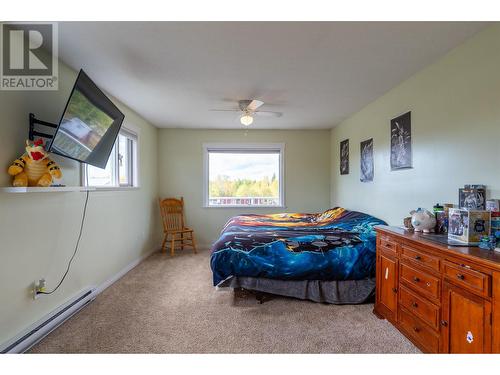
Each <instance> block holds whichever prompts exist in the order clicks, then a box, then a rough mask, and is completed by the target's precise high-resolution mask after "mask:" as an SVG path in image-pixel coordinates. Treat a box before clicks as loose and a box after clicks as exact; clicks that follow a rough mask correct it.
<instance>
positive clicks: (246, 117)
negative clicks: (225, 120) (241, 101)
mask: <svg viewBox="0 0 500 375" xmlns="http://www.w3.org/2000/svg"><path fill="white" fill-rule="evenodd" d="M240 122H241V124H242V125H245V126H249V125H252V123H253V117H252V115H250V114H248V113H244V114H243V115H242V116H241V117H240Z"/></svg>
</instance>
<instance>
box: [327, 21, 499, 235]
mask: <svg viewBox="0 0 500 375" xmlns="http://www.w3.org/2000/svg"><path fill="white" fill-rule="evenodd" d="M406 111H411V112H412V133H413V169H408V170H400V171H394V172H391V170H390V119H391V118H393V117H396V116H397V115H399V114H401V113H404V112H406ZM372 137H373V139H374V157H375V178H374V181H373V182H371V183H362V182H360V181H359V175H360V173H359V154H360V150H359V143H360V141H363V140H366V139H369V138H372ZM347 138H348V139H349V141H350V169H351V171H350V174H349V175H344V176H341V175H340V173H339V143H340V141H342V140H344V139H347ZM499 145H500V26H499V25H498V24H496V25H494V26H492V27H489V28H488V29H486V30H485V31H482V32H480V33H479V34H476V35H475V36H474V37H472V38H471V39H469V40H468V41H467V42H466V43H464V44H462V45H460V46H459V47H457V48H455V49H454V50H452V51H451V52H449V53H448V54H447V55H446V56H445V57H443V58H442V59H441V60H439V61H438V62H436V63H434V64H432V65H430V66H428V67H427V68H425V69H424V70H422V71H421V72H419V73H417V74H416V75H414V76H413V77H411V78H410V79H408V80H406V81H405V82H403V83H402V84H400V85H399V86H397V87H396V88H394V89H392V90H391V91H390V92H388V93H387V94H385V95H383V96H382V97H380V98H378V99H377V100H376V101H374V102H373V103H371V104H370V105H368V106H367V107H366V108H364V109H363V110H361V111H359V112H358V113H356V114H354V115H352V116H351V117H350V118H348V119H347V120H345V121H343V122H342V123H341V124H340V125H338V126H337V127H335V128H334V129H332V131H331V147H332V164H331V165H332V179H331V204H332V206H333V205H341V206H344V207H347V208H350V209H355V210H360V211H365V212H368V213H371V214H373V215H375V216H378V217H380V218H382V219H385V220H386V221H388V222H389V223H390V224H398V225H399V224H401V223H402V218H403V217H405V216H408V212H409V211H410V210H411V209H414V208H416V207H427V208H431V207H432V206H433V205H434V204H435V203H436V202H440V203H448V202H449V203H458V188H459V187H461V186H463V185H464V184H466V183H472V184H480V183H482V184H486V185H487V189H488V195H489V197H492V198H500V173H499V169H500V147H499Z"/></svg>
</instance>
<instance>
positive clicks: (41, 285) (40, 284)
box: [32, 279, 46, 299]
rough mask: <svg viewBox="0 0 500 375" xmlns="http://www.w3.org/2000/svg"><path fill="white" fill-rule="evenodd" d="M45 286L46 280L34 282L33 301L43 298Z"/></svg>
mask: <svg viewBox="0 0 500 375" xmlns="http://www.w3.org/2000/svg"><path fill="white" fill-rule="evenodd" d="M45 284H46V282H45V279H39V280H35V281H33V290H32V293H33V299H37V298H38V297H40V296H43V294H41V293H40V292H44V291H45Z"/></svg>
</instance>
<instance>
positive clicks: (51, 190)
mask: <svg viewBox="0 0 500 375" xmlns="http://www.w3.org/2000/svg"><path fill="white" fill-rule="evenodd" d="M92 190H95V188H91V187H85V186H49V187H37V186H33V187H31V186H30V187H14V186H8V187H2V188H0V193H62V192H71V191H92Z"/></svg>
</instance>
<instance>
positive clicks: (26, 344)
mask: <svg viewBox="0 0 500 375" xmlns="http://www.w3.org/2000/svg"><path fill="white" fill-rule="evenodd" d="M155 251H158V249H153V250H151V251H148V252H146V253H145V254H142V255H141V256H140V257H139V258H137V259H136V260H134V261H133V262H131V263H129V264H128V265H127V266H125V267H124V268H123V269H121V270H120V271H119V272H118V273H116V274H115V275H113V276H111V277H110V278H109V279H107V280H106V281H104V282H102V283H101V284H100V285H98V286H97V287H89V288H86V289H84V291H85V290H90V291H91V293H90V294H88V293H87V294H88V295H87V297H86V298H85V300H83V301H82V302H81V303H79V304H78V305H76V306H74V307H72V308H71V309H69V310H68V311H65V312H64V315H60V316H58V314H60V312H61V311H62V310H64V309H65V308H66V307H67V306H68V305H69V304H70V303H71V302H72V300H74V299H75V298H77V297H78V296H79V295H80V294H82V292H80V293H78V294H77V295H76V296H75V297H73V298H71V299H69V300H68V301H66V302H65V303H63V304H61V305H60V306H59V307H57V308H55V309H54V310H52V311H51V312H50V313H49V314H47V315H45V316H44V317H42V318H41V319H39V320H37V321H36V322H35V323H33V324H31V325H30V326H29V327H27V328H26V329H24V330H23V331H21V332H20V333H19V334H17V335H15V336H14V337H12V338H11V339H9V340H7V341H6V342H4V343H2V344H0V352H1V351H4V350H6V348H9V347H12V348H11V349H10V350H9V351H8V352H9V353H22V352H24V351H26V350H28V349H30V348H31V347H33V346H34V345H36V344H37V343H38V342H40V341H41V340H42V339H43V338H44V337H46V336H47V335H48V334H49V333H50V332H52V331H53V330H54V329H56V328H57V327H59V326H60V325H61V324H63V323H64V322H65V321H66V320H68V319H69V318H71V317H72V316H73V315H74V314H76V313H78V311H79V310H80V309H81V308H83V307H84V306H86V305H87V304H88V303H90V302H92V301H93V300H94V299H95V298H96V297H97V296H98V295H99V294H100V293H102V292H103V291H104V290H105V289H107V288H109V287H110V286H111V285H113V284H114V283H115V282H117V281H118V280H119V279H121V278H122V277H123V276H125V275H126V274H127V273H128V272H130V271H131V270H132V269H133V268H135V267H136V266H138V265H139V264H140V263H141V262H142V261H143V260H144V259H146V258H147V257H149V256H150V255H151V254H152V253H153V252H155ZM54 317H57V318H56V319H54ZM51 320H53V321H51ZM47 321H51V322H50V323H48V324H47V323H45V322H47ZM43 323H45V324H46V325H45V326H44V327H43V328H41V329H38V328H37V327H40V325H41V324H43ZM25 336H26V337H25ZM13 343H15V346H14V345H13Z"/></svg>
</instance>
